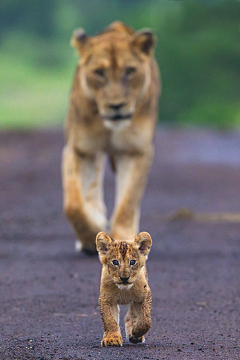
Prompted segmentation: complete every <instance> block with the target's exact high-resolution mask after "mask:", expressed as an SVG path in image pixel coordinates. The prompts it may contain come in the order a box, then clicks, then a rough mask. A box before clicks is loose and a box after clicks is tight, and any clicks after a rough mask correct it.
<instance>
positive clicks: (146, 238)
mask: <svg viewBox="0 0 240 360" xmlns="http://www.w3.org/2000/svg"><path fill="white" fill-rule="evenodd" d="M134 242H135V243H136V245H137V247H138V252H139V254H140V255H144V256H146V257H147V256H148V254H149V251H150V249H151V246H152V238H151V236H150V235H149V233H147V232H141V233H139V234H138V235H137V237H136V238H135V240H134Z"/></svg>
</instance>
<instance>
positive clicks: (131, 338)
mask: <svg viewBox="0 0 240 360" xmlns="http://www.w3.org/2000/svg"><path fill="white" fill-rule="evenodd" d="M128 340H129V341H130V342H131V343H133V344H138V343H144V342H145V337H144V336H140V337H137V338H136V337H134V336H132V335H129V337H128Z"/></svg>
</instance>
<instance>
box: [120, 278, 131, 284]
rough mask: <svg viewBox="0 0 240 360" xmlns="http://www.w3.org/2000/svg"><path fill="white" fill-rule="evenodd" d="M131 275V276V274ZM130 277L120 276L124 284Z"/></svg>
mask: <svg viewBox="0 0 240 360" xmlns="http://www.w3.org/2000/svg"><path fill="white" fill-rule="evenodd" d="M129 277H130V276H129ZM129 277H127V278H124V277H121V276H120V279H121V281H122V283H123V284H127V282H128V279H129Z"/></svg>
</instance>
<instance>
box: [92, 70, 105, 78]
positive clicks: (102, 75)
mask: <svg viewBox="0 0 240 360" xmlns="http://www.w3.org/2000/svg"><path fill="white" fill-rule="evenodd" d="M94 74H95V75H97V76H98V77H101V78H104V77H105V70H104V69H102V68H99V69H95V70H94Z"/></svg>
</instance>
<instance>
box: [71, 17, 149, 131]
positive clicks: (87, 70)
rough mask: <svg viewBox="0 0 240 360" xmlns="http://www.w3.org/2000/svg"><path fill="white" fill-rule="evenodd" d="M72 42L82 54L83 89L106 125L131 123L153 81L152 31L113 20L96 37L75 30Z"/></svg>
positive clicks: (81, 79) (81, 30)
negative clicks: (138, 105) (151, 69)
mask: <svg viewBox="0 0 240 360" xmlns="http://www.w3.org/2000/svg"><path fill="white" fill-rule="evenodd" d="M72 45H73V46H74V47H76V48H77V50H78V51H79V53H80V55H81V59H80V69H81V70H80V84H81V88H82V91H83V92H84V94H85V96H86V97H88V98H89V99H93V100H94V101H95V102H96V104H97V108H98V112H99V114H100V116H101V117H102V118H103V120H104V123H105V125H106V126H111V124H114V123H120V122H121V123H123V122H125V123H130V121H131V119H132V117H133V116H134V112H135V109H136V106H137V104H138V102H140V101H141V99H142V97H143V96H144V95H145V93H146V92H147V90H148V88H149V85H150V82H151V74H150V62H151V59H152V52H153V46H154V36H153V34H152V32H151V31H150V30H149V29H143V30H140V31H136V32H135V31H134V30H133V29H131V28H129V27H127V26H126V25H124V24H123V23H121V22H114V23H112V24H111V25H110V26H109V27H108V28H107V29H106V30H105V31H103V32H102V33H100V34H98V35H97V36H94V37H90V36H88V35H87V34H86V33H85V31H84V30H83V29H77V30H75V31H74V33H73V37H72Z"/></svg>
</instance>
